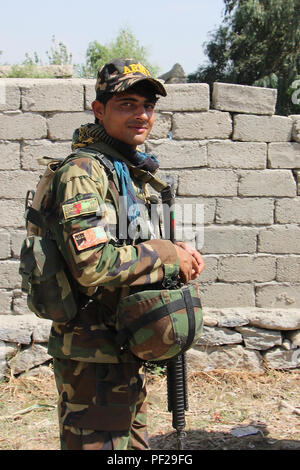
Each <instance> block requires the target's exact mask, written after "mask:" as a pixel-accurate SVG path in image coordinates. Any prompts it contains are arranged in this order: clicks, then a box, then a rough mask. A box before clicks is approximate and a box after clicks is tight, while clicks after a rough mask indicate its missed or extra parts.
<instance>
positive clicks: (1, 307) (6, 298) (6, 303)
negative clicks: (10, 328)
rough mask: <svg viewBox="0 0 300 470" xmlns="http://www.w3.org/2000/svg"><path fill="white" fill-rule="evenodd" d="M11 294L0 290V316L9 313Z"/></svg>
mask: <svg viewBox="0 0 300 470" xmlns="http://www.w3.org/2000/svg"><path fill="white" fill-rule="evenodd" d="M11 300H12V296H11V292H8V291H6V290H0V315H7V314H10V313H11Z"/></svg>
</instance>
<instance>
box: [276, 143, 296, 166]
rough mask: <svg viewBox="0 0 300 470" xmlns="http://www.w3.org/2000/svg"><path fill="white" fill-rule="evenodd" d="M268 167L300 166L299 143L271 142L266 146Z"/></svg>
mask: <svg viewBox="0 0 300 470" xmlns="http://www.w3.org/2000/svg"><path fill="white" fill-rule="evenodd" d="M268 164H269V165H268V166H269V168H300V143H298V142H287V143H271V144H269V148H268Z"/></svg>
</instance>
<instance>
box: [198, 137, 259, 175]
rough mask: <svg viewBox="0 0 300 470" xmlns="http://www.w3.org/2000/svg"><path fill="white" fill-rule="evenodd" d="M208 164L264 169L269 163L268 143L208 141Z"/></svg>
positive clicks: (219, 166) (216, 166)
mask: <svg viewBox="0 0 300 470" xmlns="http://www.w3.org/2000/svg"><path fill="white" fill-rule="evenodd" d="M207 160H208V166H210V167H213V168H253V169H264V168H266V164H267V144H264V143H259V142H232V141H230V140H225V141H220V142H208V144H207Z"/></svg>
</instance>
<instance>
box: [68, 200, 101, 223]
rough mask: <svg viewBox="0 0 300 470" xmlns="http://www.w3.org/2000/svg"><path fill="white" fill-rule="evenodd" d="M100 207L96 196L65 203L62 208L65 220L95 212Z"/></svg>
mask: <svg viewBox="0 0 300 470" xmlns="http://www.w3.org/2000/svg"><path fill="white" fill-rule="evenodd" d="M98 209H99V201H98V200H97V198H96V197H91V198H89V199H82V200H81V201H77V202H72V203H70V204H63V206H62V210H63V214H64V218H65V220H68V219H72V218H73V217H79V216H80V215H86V214H93V213H95V212H97V211H98Z"/></svg>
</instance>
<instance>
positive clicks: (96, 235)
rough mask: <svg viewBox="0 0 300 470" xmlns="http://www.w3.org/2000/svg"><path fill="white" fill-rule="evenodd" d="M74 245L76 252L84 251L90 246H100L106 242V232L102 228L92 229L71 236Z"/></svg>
mask: <svg viewBox="0 0 300 470" xmlns="http://www.w3.org/2000/svg"><path fill="white" fill-rule="evenodd" d="M72 237H73V240H74V243H75V245H76V248H77V250H78V251H82V250H86V249H87V248H91V247H92V246H97V245H100V244H101V243H106V242H107V241H108V238H107V235H106V232H105V230H104V228H103V227H93V228H88V229H87V230H82V231H81V232H77V233H74V234H73V235H72Z"/></svg>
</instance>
